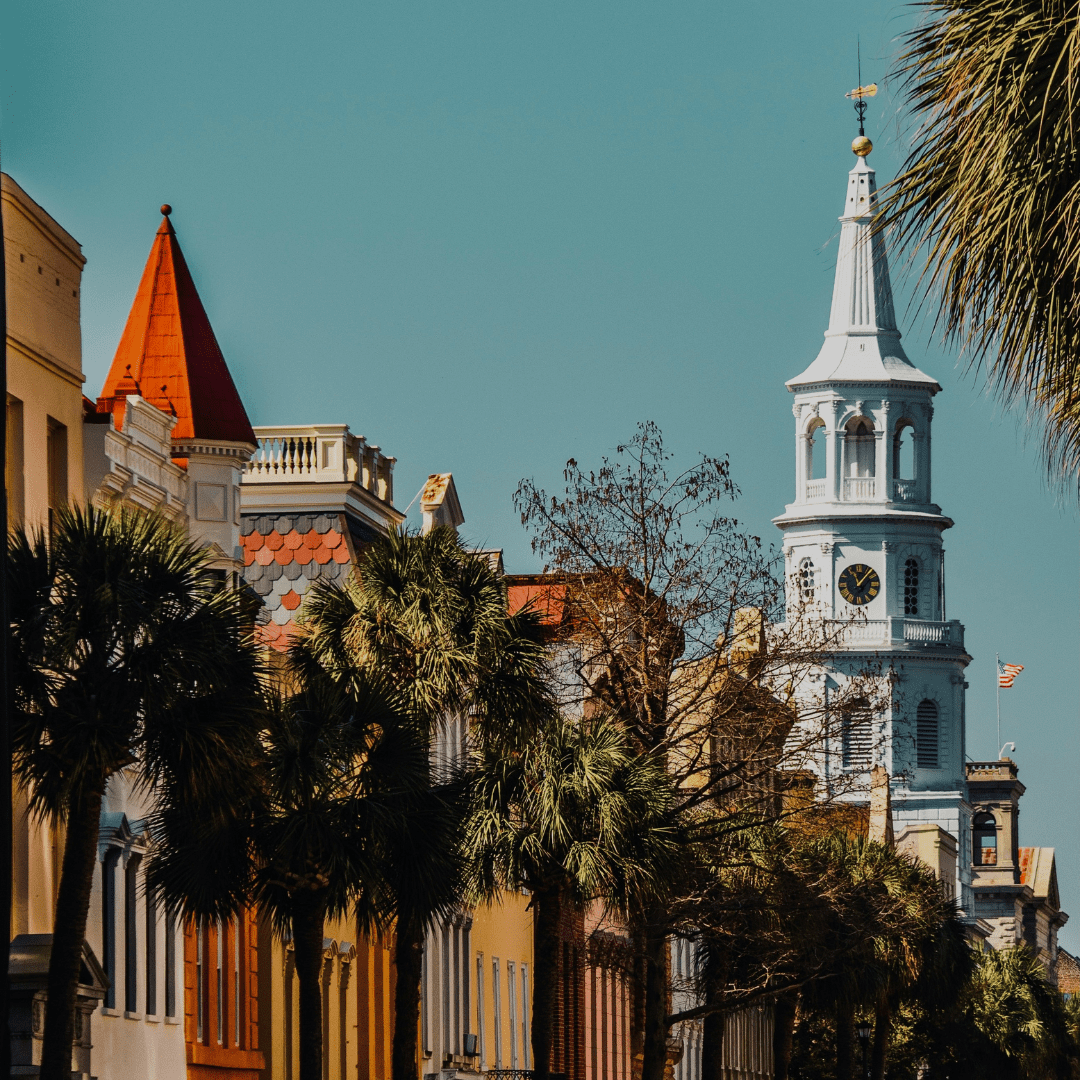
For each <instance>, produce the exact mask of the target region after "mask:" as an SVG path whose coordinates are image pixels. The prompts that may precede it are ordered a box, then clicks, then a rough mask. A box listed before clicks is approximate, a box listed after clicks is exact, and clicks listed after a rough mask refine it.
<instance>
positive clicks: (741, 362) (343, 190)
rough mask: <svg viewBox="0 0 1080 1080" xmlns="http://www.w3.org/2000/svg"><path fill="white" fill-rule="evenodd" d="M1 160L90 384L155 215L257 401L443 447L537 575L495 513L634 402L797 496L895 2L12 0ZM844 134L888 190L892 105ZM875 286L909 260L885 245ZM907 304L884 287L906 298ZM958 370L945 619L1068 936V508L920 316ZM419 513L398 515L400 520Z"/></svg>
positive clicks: (1078, 582)
mask: <svg viewBox="0 0 1080 1080" xmlns="http://www.w3.org/2000/svg"><path fill="white" fill-rule="evenodd" d="M6 10H7V12H8V14H7V16H6V17H5V32H4V34H3V36H2V41H0V48H2V50H3V61H4V79H5V82H4V90H3V99H2V107H3V116H2V120H3V129H2V140H3V141H2V153H3V167H4V170H5V171H6V172H10V173H11V174H12V175H13V176H14V177H15V178H16V179H17V180H18V181H19V183H20V184H22V186H23V187H24V188H25V189H26V190H27V191H28V192H29V193H30V195H31V196H32V197H33V198H35V199H37V200H38V201H39V202H40V203H41V204H42V205H43V206H44V207H45V208H46V209H47V210H48V211H49V212H50V213H51V214H52V215H53V216H54V217H56V219H57V220H58V221H59V222H60V223H61V224H62V225H64V226H65V227H66V228H67V229H68V230H69V231H70V232H71V233H72V234H73V235H74V236H75V237H76V238H77V239H78V240H79V241H80V242H81V243H82V245H83V251H84V253H85V254H86V256H87V259H88V262H87V266H86V274H85V277H84V287H83V293H82V303H83V343H84V366H85V370H86V376H87V386H86V390H87V393H88V394H89V396H91V397H93V396H96V394H97V392H98V390H99V388H100V386H101V383H102V380H103V378H104V375H105V371H106V369H107V367H108V363H109V361H110V359H111V357H112V353H113V350H114V349H115V347H116V343H117V341H118V339H119V336H120V331H121V329H122V327H123V322H124V319H125V317H126V315H127V311H128V308H129V306H130V303H131V300H132V298H133V296H134V293H135V288H136V285H137V283H138V279H139V275H140V273H141V271H142V268H143V264H144V262H145V259H146V255H147V253H148V251H149V248H150V243H151V240H152V237H153V234H154V231H155V230H156V228H157V225H158V221H159V217H158V213H157V208H158V206H159V205H160V204H161V203H162V202H169V203H171V204H172V205H173V207H174V213H173V218H172V220H173V223H174V225H175V227H176V230H177V234H178V236H179V239H180V242H181V244H182V246H183V248H184V252H185V254H186V256H187V259H188V262H189V263H190V265H191V268H192V272H193V273H194V275H195V280H196V284H197V285H198V287H199V290H200V292H201V294H202V297H203V301H204V303H205V305H206V308H207V311H208V313H209V315H210V319H211V321H212V322H213V325H214V328H215V330H216V332H217V335H218V339H219V341H220V343H221V346H222V349H223V351H224V353H225V356H226V359H227V360H228V362H229V365H230V367H231V369H232V372H233V375H234V377H235V379H236V382H237V384H238V386H239V389H240V393H241V395H242V397H243V398H244V401H245V403H246V405H247V407H248V412H249V414H250V416H251V419H252V422H253V423H255V424H274V423H312V422H334V423H337V422H347V423H348V424H349V425H350V426H351V427H352V429H353V430H354V431H356V432H358V433H360V434H363V435H366V436H367V437H368V438H369V440H371V441H373V442H377V443H378V444H380V445H381V446H382V448H383V450H384V452H386V453H389V454H392V455H394V456H396V457H397V459H398V464H397V470H396V474H395V477H396V479H395V485H396V495H397V501H398V504H399V505H401V506H405V505H406V504H407V503H408V502H409V500H410V499H411V498H412V496H413V494H414V492H415V491H416V490H417V489H418V488H419V487H420V484H421V482H422V481H423V479H424V477H426V476H427V474H428V473H429V472H434V471H446V470H451V471H453V473H454V476H455V479H456V481H457V484H458V489H459V492H460V494H461V500H462V504H463V506H464V510H465V515H466V518H467V521H466V525H465V528H464V531H465V532H466V533H467V534H468V535H469V536H470V537H471V538H472V539H474V540H475V541H477V542H479V543H482V544H484V545H485V546H498V547H502V548H504V549H505V556H506V563H507V567H508V569H510V570H513V571H525V570H529V569H532V568H533V567H534V566H535V563H534V560H533V557H532V555H531V554H530V551H529V545H528V538H527V537H526V536H525V535H524V534H523V532H522V530H521V527H520V525H519V523H518V520H517V517H516V515H515V514H514V512H513V508H512V506H511V501H510V497H511V493H512V492H513V490H514V488H515V487H516V485H517V482H518V480H519V479H520V478H521V477H523V476H533V477H535V478H536V479H537V481H538V482H539V483H541V484H543V485H546V486H548V487H553V486H555V485H556V484H557V483H558V481H559V479H560V476H561V467H562V465H563V463H564V462H565V460H566V459H567V458H568V457H570V456H573V457H576V458H577V459H578V460H579V461H581V462H582V463H583V464H592V463H594V462H597V461H598V459H599V457H600V455H602V454H604V453H605V452H608V451H609V450H610V449H611V448H613V447H614V446H615V444H616V443H617V442H619V441H620V440H623V439H625V438H626V437H628V436H629V435H630V434H631V433H632V432H633V430H634V427H635V424H636V423H637V421H639V420H644V419H653V420H656V421H657V422H658V423H659V424H660V426H661V427H662V429H663V430H664V433H665V436H666V438H667V441H668V443H669V444H670V446H671V448H672V449H673V450H675V451H676V453H678V454H681V455H684V456H685V455H689V454H692V453H694V452H696V451H705V452H707V453H710V454H724V453H727V454H730V455H731V459H732V463H733V470H734V474H735V476H736V479H737V480H738V482H739V484H740V486H741V487H742V489H743V492H744V496H743V498H742V500H741V507H740V509H739V516H740V517H744V518H745V519H746V520H747V521H748V522H750V523H751V524H752V526H753V527H754V529H755V531H760V533H761V535H762V536H763V537H766V538H767V539H769V540H770V542H776V543H778V542H779V539H780V537H779V533H778V532H777V531H776V530H775V529H774V527H773V526H772V525H771V523H770V518H772V517H773V516H775V515H776V514H778V513H780V512H781V511H782V510H783V507H784V503H785V502H786V501H788V500H789V499H790V498H791V497H792V494H793V487H794V460H793V459H794V454H793V442H794V440H793V438H792V433H793V429H792V418H791V407H790V395H789V394H788V393H787V391H786V390H785V388H784V385H783V383H784V380H785V379H786V378H790V377H791V376H792V375H795V374H797V373H798V372H799V371H801V370H802V369H803V368H804V367H805V366H806V365H807V364H808V363H809V362H810V360H812V359H813V357H814V355H815V354H816V352H817V350H818V348H819V345H820V342H821V334H822V332H823V331H824V329H825V325H826V323H827V321H828V306H829V297H830V292H831V287H832V273H833V267H834V260H835V251H836V240H837V236H838V231H839V227H838V224H837V221H836V219H837V216H838V214H839V213H840V210H841V206H842V200H843V191H844V184H845V179H846V172H847V170H848V169H849V168H850V167H851V163H852V160H853V159H852V156H851V154H850V152H849V150H848V145H849V143H850V140H851V138H852V136H853V134H854V133H855V132H854V122H853V119H852V112H851V107H850V103H849V102H846V101H845V100H844V98H843V94H844V92H845V91H846V90H848V89H850V88H851V87H852V86H854V85H855V82H856V74H855V42H856V36H857V35H861V39H862V51H863V75H864V81H870V80H871V79H874V78H877V79H878V80H879V81H880V79H881V77H882V76H884V75H885V74H886V72H887V71H888V69H889V66H890V61H891V59H892V57H893V56H894V54H895V51H896V45H895V38H896V35H897V34H898V33H900V32H901V31H902V29H903V28H904V27H905V26H906V25H908V22H909V19H910V15H909V12H908V9H906V8H905V7H904V6H902V5H898V4H885V3H878V2H874V0H861V2H858V3H856V2H853V0H829V2H827V3H825V2H816V3H806V2H804V0H803V2H796V0H775V2H774V3H772V4H769V5H764V4H736V3H732V2H730V0H729V2H727V3H716V2H713V3H706V2H699V0H683V2H681V3H678V4H669V3H658V2H652V3H642V2H632V0H621V2H618V3H616V2H614V0H611V2H597V0H584V2H581V3H576V4H570V3H540V2H535V3H529V4H525V3H508V2H506V0H498V2H480V0H469V2H444V3H434V2H428V3H414V2H409V0H394V2H392V3H384V2H380V3H369V2H352V3H344V2H338V3H326V2H317V0H308V2H307V3H305V4H296V3H290V4H285V3H280V2H277V0H261V2H259V3H254V2H246V0H229V2H228V3H224V4H223V3H221V2H220V0H215V2H205V0H186V2H185V3H183V4H176V3H169V4H166V3H162V2H160V0H139V2H132V0H110V2H108V3H97V4H75V3H71V2H70V0H63V2H61V0H15V2H14V3H11V4H9V5H8V6H7V9H6ZM896 109H897V103H896V101H895V100H894V99H893V97H892V96H891V95H890V94H889V93H888V92H886V93H884V94H882V95H881V96H879V97H878V98H876V99H875V100H874V101H873V103H872V106H871V109H870V113H869V116H868V121H867V133H868V134H869V135H871V137H872V138H873V139H874V142H875V143H876V145H877V150H876V151H875V153H874V155H873V156H872V158H871V163H872V164H873V165H875V166H876V168H877V169H878V179H879V182H881V181H887V180H888V179H890V178H891V176H892V175H893V173H894V170H895V168H896V165H897V162H898V158H899V156H900V154H901V152H902V149H903V139H904V129H903V127H902V125H901V124H900V123H899V122H898V117H897V113H896ZM894 276H898V275H897V274H896V268H895V267H894ZM903 307H904V305H903V303H901V305H900V312H901V315H903ZM904 325H905V326H906V327H907V328H908V329H907V333H906V335H905V342H906V345H907V351H908V353H909V355H910V356H911V357H912V360H913V361H914V362H915V363H916V364H918V366H919V367H921V368H923V369H924V370H925V371H928V372H930V373H931V374H933V375H935V376H936V377H937V378H938V380H939V381H940V382H941V384H942V385H943V386H944V387H945V393H944V394H942V395H940V396H939V397H938V399H937V403H936V414H935V419H934V455H935V456H934V484H935V499H936V501H937V502H938V503H940V505H941V506H942V508H943V510H944V511H945V513H947V514H949V515H950V516H951V517H953V518H954V519H955V521H956V528H955V529H954V530H952V531H951V532H950V533H948V534H947V535H946V549H947V552H948V554H947V566H948V570H947V588H948V609H949V610H948V613H949V615H950V617H952V618H959V619H961V620H962V621H963V622H964V623H965V624H966V626H967V643H968V649H969V651H970V652H971V653H972V655H973V656H974V657H975V660H974V663H973V664H972V665H971V667H970V668H969V676H968V678H969V682H970V684H971V689H970V691H969V694H968V752H969V754H970V755H971V756H972V757H974V758H977V759H982V758H987V757H992V756H996V750H997V748H996V746H995V745H994V739H995V736H994V672H993V659H994V653H995V652H1000V653H1001V656H1002V659H1003V660H1007V661H1010V662H1014V663H1022V664H1024V665H1026V670H1025V671H1024V672H1023V674H1022V675H1021V676H1020V677H1019V679H1018V680H1017V683H1016V686H1015V688H1014V689H1012V690H1009V691H1005V692H1004V693H1003V704H1002V714H1003V718H1002V731H1003V738H1007V739H1013V740H1015V741H1016V743H1017V744H1018V750H1017V754H1016V757H1017V760H1018V761H1019V763H1020V768H1021V778H1022V779H1023V781H1024V783H1025V784H1027V787H1028V792H1027V795H1026V796H1025V797H1024V800H1023V803H1022V808H1023V813H1022V816H1021V834H1020V835H1021V843H1023V844H1026V845H1053V846H1055V847H1056V848H1057V852H1058V872H1059V875H1060V878H1061V885H1062V890H1063V905H1064V907H1065V909H1066V910H1071V911H1072V912H1073V915H1074V925H1070V926H1069V927H1067V928H1066V929H1065V931H1064V933H1063V935H1062V941H1063V943H1064V944H1065V945H1066V947H1068V948H1070V949H1071V950H1073V951H1077V949H1080V830H1078V829H1077V828H1076V822H1077V820H1078V817H1080V815H1078V811H1080V784H1078V783H1077V763H1078V752H1080V725H1078V711H1080V700H1078V698H1080V693H1078V680H1077V671H1078V665H1077V658H1078V654H1080V627H1078V601H1080V574H1078V555H1080V535H1078V520H1077V512H1076V507H1075V500H1069V501H1065V502H1064V503H1063V502H1062V501H1061V500H1060V499H1058V498H1056V496H1055V495H1054V493H1053V492H1052V491H1050V490H1049V489H1048V487H1047V485H1046V483H1045V482H1044V478H1043V472H1042V468H1041V465H1040V463H1039V461H1038V458H1037V455H1036V453H1035V449H1034V442H1035V439H1034V438H1032V436H1031V435H1030V434H1027V433H1025V431H1024V429H1023V428H1022V427H1020V426H1019V423H1018V421H1017V419H1016V418H1014V417H1012V416H1008V415H1003V414H1002V411H1001V410H1000V408H999V407H998V406H996V404H995V402H994V401H993V399H991V398H989V397H987V395H986V394H985V392H984V390H983V388H982V387H981V386H980V385H979V383H978V382H977V381H975V380H974V379H972V378H970V377H967V376H965V375H964V374H963V372H962V371H961V370H959V369H958V368H957V366H956V358H955V357H954V356H952V355H950V354H948V353H946V352H944V351H943V350H942V349H941V347H940V346H939V345H937V344H936V343H935V342H934V341H933V340H932V338H931V335H930V333H929V329H928V328H927V327H926V326H921V325H920V324H919V323H918V322H917V321H916V320H915V318H914V315H913V313H910V312H909V314H908V317H907V318H906V319H904ZM414 513H415V511H414Z"/></svg>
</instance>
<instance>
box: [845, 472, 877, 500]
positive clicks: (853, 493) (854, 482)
mask: <svg viewBox="0 0 1080 1080" xmlns="http://www.w3.org/2000/svg"><path fill="white" fill-rule="evenodd" d="M875 490H876V487H875V484H874V477H872V476H850V477H845V478H844V499H845V500H846V501H848V502H865V501H866V500H867V499H873V498H874V492H875Z"/></svg>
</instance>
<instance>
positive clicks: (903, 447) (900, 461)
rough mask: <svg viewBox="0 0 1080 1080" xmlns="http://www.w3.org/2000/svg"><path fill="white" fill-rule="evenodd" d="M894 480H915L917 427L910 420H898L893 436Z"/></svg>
mask: <svg viewBox="0 0 1080 1080" xmlns="http://www.w3.org/2000/svg"><path fill="white" fill-rule="evenodd" d="M893 479H894V480H914V479H915V425H914V424H912V422H911V421H910V420H906V419H905V420H897V422H896V434H895V435H894V436H893Z"/></svg>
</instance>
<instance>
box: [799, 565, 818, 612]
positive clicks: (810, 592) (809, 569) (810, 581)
mask: <svg viewBox="0 0 1080 1080" xmlns="http://www.w3.org/2000/svg"><path fill="white" fill-rule="evenodd" d="M815 574H816V571H815V569H814V560H813V559H809V558H807V559H803V560H802V561H801V562H800V563H799V582H798V584H799V599H800V600H801V601H802V602H803V603H804V604H812V603H813V602H814V586H815V584H816V579H815Z"/></svg>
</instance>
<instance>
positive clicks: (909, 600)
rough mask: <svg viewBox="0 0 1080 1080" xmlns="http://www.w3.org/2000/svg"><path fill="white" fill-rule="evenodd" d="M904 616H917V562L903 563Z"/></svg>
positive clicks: (914, 560)
mask: <svg viewBox="0 0 1080 1080" xmlns="http://www.w3.org/2000/svg"><path fill="white" fill-rule="evenodd" d="M904 614H905V615H918V614H919V560H918V559H908V560H907V561H906V562H905V563H904Z"/></svg>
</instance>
